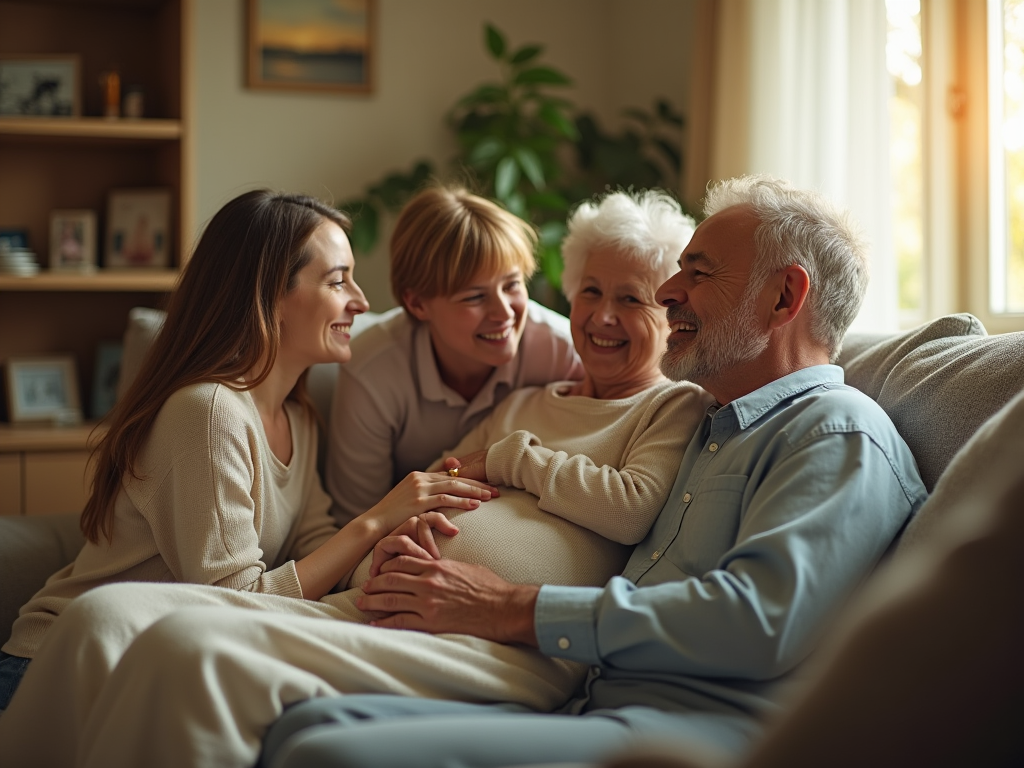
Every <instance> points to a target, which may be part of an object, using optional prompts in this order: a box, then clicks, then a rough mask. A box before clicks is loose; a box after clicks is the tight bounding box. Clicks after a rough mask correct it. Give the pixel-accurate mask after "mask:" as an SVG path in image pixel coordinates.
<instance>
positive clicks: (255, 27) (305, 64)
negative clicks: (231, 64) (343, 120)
mask: <svg viewBox="0 0 1024 768" xmlns="http://www.w3.org/2000/svg"><path fill="white" fill-rule="evenodd" d="M372 22H373V0H249V18H248V26H249V62H248V80H249V86H250V87H253V88H289V89H294V88H301V89H307V90H327V91H342V92H346V91H347V92H354V93H368V92H369V91H370V90H371V69H372V68H371V63H372V47H373V46H372V41H373V34H372V33H373V24H372Z"/></svg>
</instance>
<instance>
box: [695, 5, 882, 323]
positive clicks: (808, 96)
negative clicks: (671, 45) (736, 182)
mask: <svg viewBox="0 0 1024 768" xmlns="http://www.w3.org/2000/svg"><path fill="white" fill-rule="evenodd" d="M704 11H705V14H704V18H705V22H706V23H707V26H706V28H705V31H707V32H709V33H710V34H711V35H713V39H714V44H713V50H712V51H709V53H710V56H709V57H708V60H706V64H701V63H700V59H699V58H698V59H697V62H698V64H697V67H696V70H697V71H695V73H694V74H695V77H709V78H710V82H711V88H710V89H707V86H706V83H707V81H705V89H706V90H708V91H709V93H708V99H707V101H706V103H704V104H703V105H701V104H697V105H695V108H696V109H695V111H697V110H700V109H702V108H704V109H706V110H707V113H708V114H707V115H706V116H704V119H705V121H706V124H705V126H704V129H705V135H706V137H707V138H706V142H707V143H706V145H705V147H703V151H705V152H706V155H705V157H706V161H704V162H700V161H698V162H697V163H696V164H695V168H697V169H701V167H702V166H703V171H704V173H706V174H707V175H706V177H705V178H710V179H720V178H726V177H729V176H736V175H739V174H743V173H771V174H773V175H775V176H780V177H783V178H787V179H789V180H791V181H793V182H794V183H796V184H798V185H800V186H805V187H811V188H814V189H818V190H820V191H822V192H824V193H826V194H828V195H829V196H830V197H832V198H833V199H835V200H836V201H838V202H839V203H841V204H843V205H845V206H847V207H848V208H850V209H851V210H852V212H853V213H854V215H855V216H856V217H857V219H858V221H859V222H860V224H861V226H862V227H863V228H864V231H865V234H866V236H867V238H868V240H869V241H870V243H871V254H872V265H871V267H872V268H871V274H872V278H871V286H870V288H869V290H868V296H867V298H866V300H865V304H864V308H863V310H862V311H861V314H860V317H859V318H858V319H857V322H856V323H855V325H854V328H855V329H856V330H895V329H896V328H897V327H898V321H899V319H898V307H897V290H896V280H897V273H896V264H895V257H894V255H893V251H892V245H891V237H890V207H889V190H890V181H889V127H888V95H889V80H888V75H887V72H886V68H885V42H886V14H885V0H718V2H713V0H712V2H711V4H709V5H706V6H705V9H704ZM702 69H703V72H701V71H700V70H702ZM696 117H697V119H698V120H700V116H696ZM698 133H700V132H699V131H698ZM700 151H701V148H699V147H694V146H692V145H691V153H690V158H694V156H695V154H696V153H697V152H700ZM690 189H691V190H692V187H690Z"/></svg>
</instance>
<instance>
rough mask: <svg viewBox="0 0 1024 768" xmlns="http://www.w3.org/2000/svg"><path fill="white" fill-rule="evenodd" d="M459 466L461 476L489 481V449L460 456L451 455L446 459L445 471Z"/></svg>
mask: <svg viewBox="0 0 1024 768" xmlns="http://www.w3.org/2000/svg"><path fill="white" fill-rule="evenodd" d="M456 467H458V470H459V477H465V478H468V479H470V480H480V481H481V482H485V483H486V482H487V451H486V449H485V450H483V451H474V452H473V453H470V454H467V455H465V456H462V457H460V458H455V457H454V456H449V457H448V458H447V459H445V460H444V468H445V471H447V470H449V469H454V468H456Z"/></svg>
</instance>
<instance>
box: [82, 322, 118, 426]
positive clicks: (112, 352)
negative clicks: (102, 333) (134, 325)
mask: <svg viewBox="0 0 1024 768" xmlns="http://www.w3.org/2000/svg"><path fill="white" fill-rule="evenodd" d="M123 350H124V347H123V346H122V344H121V342H119V341H101V342H100V343H99V346H97V347H96V366H95V368H94V369H93V380H92V410H91V412H90V414H91V417H92V418H94V419H102V418H103V417H104V416H106V415H107V414H108V413H109V412H110V409H111V408H113V407H114V403H115V402H116V400H117V382H118V380H119V379H120V378H121V357H122V355H123Z"/></svg>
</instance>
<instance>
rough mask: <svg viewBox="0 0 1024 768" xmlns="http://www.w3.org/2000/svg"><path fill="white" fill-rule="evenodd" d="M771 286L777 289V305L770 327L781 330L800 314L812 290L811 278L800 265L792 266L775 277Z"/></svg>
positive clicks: (771, 317) (772, 312)
mask: <svg viewBox="0 0 1024 768" xmlns="http://www.w3.org/2000/svg"><path fill="white" fill-rule="evenodd" d="M771 285H772V287H773V288H774V289H775V294H774V296H773V298H774V300H775V304H774V306H773V307H772V310H771V315H770V317H769V318H768V327H769V328H781V327H782V326H784V325H786V324H787V323H790V322H791V321H793V320H794V319H795V318H796V316H797V315H798V314H800V310H801V309H802V308H803V306H804V301H805V300H806V299H807V294H808V293H809V292H810V290H811V278H810V276H809V275H808V274H807V270H806V269H804V268H803V267H801V266H800V265H799V264H791V265H790V266H788V267H786V268H785V269H783V270H780V271H779V272H778V273H777V274H776V275H775V277H774V278H773V279H772V281H771Z"/></svg>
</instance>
